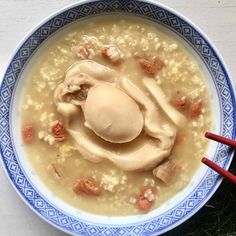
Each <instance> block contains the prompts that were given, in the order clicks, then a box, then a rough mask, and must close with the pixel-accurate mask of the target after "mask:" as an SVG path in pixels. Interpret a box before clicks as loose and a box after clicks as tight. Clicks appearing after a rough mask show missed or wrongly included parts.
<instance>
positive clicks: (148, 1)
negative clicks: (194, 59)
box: [0, 0, 236, 235]
mask: <svg viewBox="0 0 236 236" xmlns="http://www.w3.org/2000/svg"><path fill="white" fill-rule="evenodd" d="M99 1H100V0H80V1H78V2H75V3H72V4H69V5H66V6H65V7H62V8H61V9H59V10H56V11H54V12H53V13H51V14H49V15H48V16H47V17H45V18H44V19H43V20H41V21H40V22H39V23H38V24H36V25H35V26H34V27H32V28H31V29H30V30H29V32H28V33H27V34H26V35H25V36H24V37H23V39H22V40H20V42H19V43H18V44H17V46H16V47H15V49H14V50H13V51H12V53H11V56H10V57H9V59H8V62H7V63H6V66H5V68H4V69H3V74H2V81H1V86H0V91H1V90H2V84H3V80H4V78H5V76H6V73H7V70H8V68H9V66H10V64H11V62H12V61H13V59H14V57H15V54H16V52H18V50H19V49H20V48H21V47H22V46H23V44H24V43H25V42H26V40H27V39H28V38H29V37H30V36H32V34H33V33H34V32H35V31H36V30H38V29H40V27H42V26H43V25H44V24H45V23H47V22H48V21H49V20H51V19H53V18H54V17H56V16H58V15H59V14H60V13H63V12H65V11H67V10H70V9H72V8H74V7H77V6H80V5H84V4H87V3H93V2H94V3H97V2H99ZM103 1H104V0H103ZM103 1H101V2H103ZM105 1H106V0H105ZM133 1H136V2H142V3H146V4H153V5H155V6H158V7H160V8H162V9H164V10H166V11H168V12H170V13H172V14H174V15H175V16H177V17H178V18H180V19H183V20H184V21H185V22H187V23H188V24H189V25H190V26H191V27H192V28H193V29H195V30H196V31H197V32H198V33H199V35H200V36H201V37H202V38H203V39H204V40H205V41H206V42H207V44H208V45H209V46H210V47H211V49H212V50H213V52H215V54H216V56H217V57H218V59H219V61H220V63H221V64H222V70H223V73H224V74H225V75H227V78H228V82H229V84H230V86H231V87H232V94H231V96H232V100H233V101H234V103H235V94H236V93H235V88H234V86H232V85H233V84H234V83H233V80H232V77H231V75H230V72H229V70H228V68H227V65H226V63H225V61H224V59H223V57H222V55H221V54H220V52H219V51H218V49H217V48H216V46H215V45H214V43H213V42H211V40H210V39H209V37H208V36H207V35H206V34H205V33H204V31H203V30H201V29H200V28H199V27H198V26H197V25H195V24H194V23H193V22H192V21H191V20H189V19H188V18H187V17H185V16H184V15H182V14H181V13H179V12H178V11H176V10H174V9H172V8H170V7H168V6H166V5H165V4H163V3H160V2H158V1H155V0H133ZM123 4H125V3H123ZM101 14H102V13H101ZM127 14H130V13H127ZM144 16H145V15H144ZM87 17H90V16H87ZM138 17H142V16H139V15H138ZM76 21H79V20H76ZM63 27H66V26H63ZM63 27H62V28H63ZM0 115H1V114H0ZM234 115H235V112H234ZM234 124H235V122H234ZM235 129H236V128H235V125H234V138H235ZM233 155H234V151H232V152H231V155H230V157H229V161H228V162H227V165H225V168H226V169H228V168H229V166H230V164H231V162H232V160H233ZM0 157H1V158H0V162H1V164H2V167H3V170H4V172H5V174H6V176H7V178H8V180H9V182H10V183H11V185H12V186H13V188H14V189H15V190H16V192H17V194H18V195H19V196H20V198H21V199H22V200H23V202H24V203H25V204H26V205H27V206H28V207H30V209H31V210H33V212H35V213H36V214H37V215H38V216H40V218H41V219H43V220H44V221H45V222H47V223H49V224H51V225H52V226H53V227H55V228H57V229H59V230H61V231H64V232H66V233H68V234H71V235H78V234H77V233H76V232H72V231H69V230H67V229H65V228H63V227H61V226H59V225H57V224H55V223H53V222H52V221H50V220H49V219H47V218H46V217H45V216H43V215H42V214H40V213H39V212H38V211H37V210H36V209H35V208H34V207H33V206H32V205H30V204H29V202H28V201H27V199H26V198H24V196H23V194H22V193H21V192H20V191H19V190H18V189H17V187H16V185H15V183H14V182H13V181H12V180H11V178H10V176H9V172H8V171H7V168H6V166H5V164H4V161H3V153H2V148H1V147H0ZM222 180H223V178H218V180H217V181H216V182H215V184H214V187H213V188H212V190H211V192H209V193H208V195H207V197H206V198H205V199H204V200H203V201H201V203H200V204H199V205H198V206H196V207H195V208H194V209H193V210H192V211H191V212H190V213H188V214H187V215H186V216H184V217H183V218H182V219H180V220H178V221H177V222H176V223H174V224H172V225H171V226H168V227H167V228H165V229H162V230H161V231H160V232H158V235H159V234H163V233H165V232H167V231H170V230H172V229H173V228H176V227H177V226H179V225H180V224H182V223H184V222H185V221H186V220H188V219H189V218H191V217H192V216H193V215H194V214H195V213H196V212H198V211H199V210H200V209H201V208H202V207H203V205H205V203H206V202H207V201H208V200H209V199H210V198H211V197H212V195H213V194H214V193H215V191H216V190H217V189H218V187H219V185H220V184H221V182H222ZM154 234H155V235H157V234H156V233H155V232H154ZM150 235H152V234H150Z"/></svg>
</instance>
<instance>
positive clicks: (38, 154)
mask: <svg viewBox="0 0 236 236" xmlns="http://www.w3.org/2000/svg"><path fill="white" fill-rule="evenodd" d="M83 42H86V43H89V44H90V45H91V47H92V48H93V51H94V52H93V55H91V58H90V59H91V60H94V61H96V62H98V63H100V64H102V65H106V66H108V67H110V68H113V69H114V70H119V71H120V72H121V73H122V75H124V76H127V77H128V78H130V79H131V80H132V81H133V82H134V83H135V84H136V85H137V86H139V87H140V88H141V89H143V90H144V88H143V86H142V85H141V81H142V78H143V77H144V76H146V74H145V71H144V70H142V69H141V68H140V65H139V64H138V63H137V57H138V58H146V59H150V60H152V59H153V58H154V57H156V56H158V57H160V58H162V59H163V60H164V62H165V67H164V68H163V69H162V70H160V71H158V72H157V73H156V74H155V75H154V76H152V77H153V78H154V79H155V80H156V81H157V84H158V85H159V86H160V87H161V88H162V89H163V91H164V93H165V95H166V99H167V100H168V101H171V99H172V98H173V97H175V96H176V94H182V95H185V96H186V97H188V99H189V100H190V101H196V100H198V99H201V100H202V101H203V109H202V112H201V114H200V115H199V116H197V117H196V118H192V119H189V118H187V124H186V125H185V127H184V130H182V131H181V132H183V133H184V139H183V141H182V142H181V143H176V144H175V146H174V148H173V150H172V153H171V156H172V157H173V158H174V160H175V161H176V163H177V164H178V166H180V169H179V170H178V173H177V175H176V177H175V179H174V181H172V182H171V184H165V183H163V182H162V181H161V180H158V179H157V178H156V177H154V176H153V174H152V171H151V170H150V171H139V172H137V171H123V170H121V169H119V168H118V167H116V166H115V165H114V164H112V163H111V162H109V161H104V162H101V163H93V162H90V161H87V160H86V159H84V158H83V157H82V156H81V155H80V153H79V152H78V150H77V149H76V148H75V146H74V143H73V140H72V139H71V138H70V136H69V135H67V137H66V140H65V141H62V142H57V141H55V140H54V139H53V136H52V135H50V132H49V130H50V124H51V122H53V121H55V120H58V119H60V115H59V114H58V113H57V111H56V107H55V105H54V103H53V93H54V89H55V88H56V86H57V84H58V83H59V82H61V81H62V80H63V79H64V76H65V72H66V70H67V69H68V68H69V67H70V66H71V65H72V64H73V63H75V62H77V61H79V60H82V59H84V58H83V55H76V54H75V53H74V52H73V50H71V48H73V46H74V45H78V44H80V43H83ZM102 45H115V46H117V47H119V49H120V50H121V51H122V53H123V63H122V65H121V66H113V65H111V63H109V61H107V60H106V59H104V58H103V57H102V55H101V47H102ZM180 112H182V113H183V114H184V115H186V114H187V113H186V111H180ZM21 117H22V127H24V125H26V124H28V123H30V124H33V126H34V129H35V137H34V140H33V142H32V143H30V144H25V150H26V154H27V157H28V159H29V161H30V163H31V164H32V167H33V169H34V170H35V172H36V174H37V175H38V176H39V177H40V179H41V180H42V181H43V182H44V183H45V185H46V186H47V187H48V188H49V190H50V191H51V192H52V193H53V194H54V195H55V196H57V197H59V198H61V199H63V200H64V201H65V202H66V203H68V204H70V205H72V206H74V207H75V208H78V209H80V210H84V211H87V212H91V213H96V214H101V215H132V214H138V213H140V210H139V209H138V207H137V197H138V195H139V192H140V189H141V188H142V187H144V186H149V187H150V186H151V187H154V188H156V190H157V194H156V197H155V201H154V203H153V206H152V209H154V208H158V207H160V206H161V205H162V204H163V203H164V202H166V201H168V200H169V199H170V198H171V197H173V196H174V195H176V194H177V193H178V192H180V191H181V190H183V189H184V188H185V187H186V186H187V185H188V184H189V183H190V182H191V179H192V177H193V175H194V173H195V172H196V170H197V168H199V166H200V159H201V157H202V156H203V155H204V152H205V151H206V145H207V141H206V139H204V132H205V131H206V130H209V129H210V125H211V112H210V106H209V96H208V91H207V86H206V84H205V78H204V75H203V73H202V71H201V69H200V66H199V65H198V63H197V61H196V59H195V58H194V56H193V55H192V54H191V53H189V52H188V50H187V49H186V48H185V46H184V44H182V42H181V40H179V39H178V38H176V37H174V36H173V35H172V34H170V33H169V32H168V31H164V30H163V29H162V28H161V26H159V25H158V24H154V23H152V22H149V21H147V20H144V19H139V18H136V17H131V16H129V17H128V16H120V15H115V16H104V17H97V18H96V17H95V18H91V19H88V20H85V21H82V22H78V23H75V24H74V25H73V26H70V27H69V28H68V29H66V30H64V33H63V30H62V32H60V35H59V36H58V37H57V36H54V39H53V43H50V45H49V46H48V47H47V50H45V51H44V52H43V54H42V56H41V57H40V59H39V60H38V61H37V63H35V65H34V66H33V68H32V70H31V72H30V74H29V76H28V79H27V85H26V87H25V90H24V92H23V94H22V105H21ZM42 131H43V132H48V135H47V137H45V138H44V139H43V140H41V139H40V138H39V137H38V135H39V136H40V132H41V133H42ZM137 161H138V160H137ZM52 163H53V165H55V166H57V168H58V170H59V171H60V173H61V174H60V176H58V174H57V173H55V171H53V169H52V168H49V166H50V164H52ZM88 176H89V177H91V178H94V179H95V180H96V181H97V182H98V183H99V185H100V187H101V189H102V193H101V195H100V196H87V195H86V194H81V195H76V194H75V193H74V191H73V184H74V183H75V181H76V180H77V179H80V178H83V177H88Z"/></svg>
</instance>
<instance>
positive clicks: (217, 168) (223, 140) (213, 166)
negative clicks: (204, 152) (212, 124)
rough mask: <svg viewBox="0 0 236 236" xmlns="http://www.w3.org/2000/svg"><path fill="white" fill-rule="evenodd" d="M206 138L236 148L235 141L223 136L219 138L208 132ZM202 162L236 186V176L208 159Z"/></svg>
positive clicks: (203, 159)
mask: <svg viewBox="0 0 236 236" xmlns="http://www.w3.org/2000/svg"><path fill="white" fill-rule="evenodd" d="M205 137H206V138H209V139H212V140H214V141H217V142H220V143H223V144H226V145H228V146H230V147H233V148H236V141H235V140H232V139H228V138H224V137H222V136H219V135H216V134H213V133H210V132H206V133H205ZM201 161H202V163H204V164H206V165H207V166H208V167H210V168H211V169H213V170H214V171H216V172H217V173H219V174H220V175H222V176H223V177H224V178H226V179H228V180H229V181H231V182H232V183H234V184H236V176H235V175H233V174H231V173H230V172H229V171H227V170H225V169H223V168H221V167H220V166H218V165H217V164H216V163H214V162H213V161H211V160H209V159H207V158H206V157H203V158H202V160H201Z"/></svg>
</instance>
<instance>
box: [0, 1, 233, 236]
mask: <svg viewBox="0 0 236 236" xmlns="http://www.w3.org/2000/svg"><path fill="white" fill-rule="evenodd" d="M74 2H76V1H75V0H60V1H58V0H50V1H48V0H34V1H29V0H0V75H2V73H3V68H5V66H6V63H7V62H8V60H9V57H10V55H11V53H12V52H13V50H14V48H15V47H16V44H17V43H18V42H19V41H20V40H21V39H22V38H23V36H24V35H25V34H26V33H27V32H28V31H29V30H31V29H32V27H34V26H35V25H36V24H37V23H38V22H40V21H41V20H43V19H44V18H45V17H46V16H48V15H49V14H51V13H52V12H54V11H56V10H58V9H60V8H62V7H64V6H66V5H68V4H71V3H74ZM159 2H162V3H164V4H166V5H168V6H170V7H172V8H174V9H176V10H177V11H179V12H180V13H182V14H183V15H185V16H186V17H188V18H190V19H191V20H192V21H193V22H194V23H196V24H197V25H198V26H199V27H200V28H201V29H202V30H203V31H204V32H205V33H206V34H207V35H208V36H209V37H210V39H211V40H212V41H213V42H214V43H215V45H216V47H217V48H218V49H219V51H220V53H221V54H222V56H223V58H224V60H225V62H226V64H227V65H228V68H229V71H230V73H231V75H232V78H236V0H159ZM0 78H2V77H0ZM235 81H236V79H235ZM190 220H191V219H190ZM0 235H2V236H14V235H17V236H23V235H24V236H31V235H34V236H53V235H57V236H62V235H66V234H65V233H63V232H60V231H58V230H57V229H55V228H53V227H52V226H50V225H49V224H47V223H46V222H44V221H43V220H42V219H41V218H39V217H38V216H36V215H35V214H34V213H33V212H32V211H31V210H30V209H29V208H28V207H27V206H26V205H25V204H24V203H23V201H22V200H21V199H20V198H19V196H18V195H17V194H16V193H15V191H14V190H13V188H12V186H11V185H10V183H9V181H8V179H7V177H6V176H5V173H4V171H3V169H2V167H0Z"/></svg>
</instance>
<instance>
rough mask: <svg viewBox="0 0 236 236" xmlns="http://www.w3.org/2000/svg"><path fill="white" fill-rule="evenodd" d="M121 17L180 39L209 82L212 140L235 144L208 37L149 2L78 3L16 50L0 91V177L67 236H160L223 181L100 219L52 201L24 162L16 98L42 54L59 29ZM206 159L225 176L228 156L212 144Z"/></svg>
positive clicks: (204, 178)
mask: <svg viewBox="0 0 236 236" xmlns="http://www.w3.org/2000/svg"><path fill="white" fill-rule="evenodd" d="M121 12H122V13H127V14H132V15H136V16H139V17H144V18H146V19H148V20H150V21H153V22H156V23H157V24H159V25H161V26H162V27H164V28H165V29H166V30H168V31H169V32H171V33H172V34H174V35H176V36H177V37H179V38H181V39H182V41H183V43H184V44H185V45H186V47H188V48H190V50H191V51H192V52H193V53H194V54H195V56H196V58H197V60H198V62H199V64H200V66H201V67H202V70H203V72H204V74H205V75H206V78H207V81H206V82H207V85H208V87H209V92H210V100H211V101H210V102H211V107H212V117H214V120H213V121H212V130H211V131H212V132H215V133H218V134H220V135H222V136H225V137H227V138H232V139H235V122H234V121H235V115H236V106H235V91H234V90H233V86H232V81H231V79H230V76H229V73H228V72H227V69H226V66H225V64H224V62H223V59H222V58H221V56H220V55H219V53H218V52H217V50H216V48H215V47H214V46H213V44H212V43H211V42H210V41H209V39H208V38H207V36H206V35H204V33H203V32H202V31H201V30H200V29H199V28H197V27H196V26H195V25H194V24H193V23H191V22H190V21H189V20H188V19H186V18H185V17H183V16H181V15H180V14H179V13H177V12H175V11H174V10H172V9H169V8H167V7H166V6H164V5H162V4H159V3H156V2H154V1H138V0H131V1H125V2H124V1H121V0H112V1H106V0H99V1H98V0H95V1H80V2H79V3H76V4H74V5H71V6H69V7H66V8H64V9H62V10H61V11H59V12H57V13H55V14H53V15H51V16H50V17H48V18H47V19H45V20H44V21H43V22H42V23H40V24H39V25H38V26H36V27H35V28H34V29H33V30H32V31H31V32H30V33H29V34H28V35H27V36H26V37H25V38H24V39H23V41H22V42H21V43H20V44H19V45H18V47H17V48H16V50H15V52H14V54H13V56H12V58H11V60H10V62H9V64H8V67H7V68H6V72H5V75H4V78H3V81H2V84H1V88H0V137H1V138H0V140H1V141H0V150H1V162H2V165H3V168H4V170H5V172H6V175H7V176H8V177H9V180H10V182H11V184H12V185H13V187H14V188H15V190H16V192H17V193H18V194H19V196H20V197H21V198H22V199H23V200H24V202H25V203H26V204H27V205H28V206H29V207H30V208H31V209H32V210H33V211H34V212H35V213H37V214H38V215H39V216H40V217H42V218H43V219H44V220H45V221H47V222H48V223H50V224H52V225H53V226H55V227H57V228H58V229H60V230H63V231H65V232H67V233H69V234H72V235H106V236H107V235H109V236H110V235H116V236H117V235H159V234H162V233H164V232H167V231H169V230H170V229H173V228H174V227H176V226H178V225H180V224H181V223H183V222H184V221H186V220H187V219H188V218H190V217H191V216H192V215H193V214H195V213H196V212H197V211H198V210H199V209H200V208H201V207H202V206H203V205H204V204H205V203H206V202H207V200H208V199H209V198H210V197H211V196H212V195H213V193H214V192H215V191H216V189H217V188H218V187H219V185H220V183H221V181H222V178H221V177H220V176H219V175H218V174H217V173H215V172H214V171H212V170H211V169H208V168H207V167H205V166H203V165H202V166H201V167H200V168H199V169H198V170H197V172H196V174H195V175H194V177H193V179H192V181H191V183H190V184H189V185H188V186H187V187H186V188H185V189H184V190H183V191H181V192H180V193H178V194H177V195H176V196H174V197H173V198H171V199H170V200H168V201H167V202H166V203H165V204H163V205H162V206H161V207H159V208H158V209H155V210H153V211H151V212H149V213H148V214H144V215H143V214H142V215H135V216H126V217H106V216H98V215H93V214H90V213H86V212H83V211H80V210H78V209H75V208H73V207H72V206H70V205H68V204H66V203H65V202H63V201H62V200H60V199H58V198H57V197H56V196H54V195H53V194H52V193H51V192H50V191H49V190H48V189H47V188H46V187H45V186H44V184H43V183H42V182H41V181H40V179H39V178H38V177H37V175H36V174H35V172H34V170H33V169H32V167H31V165H30V164H29V162H28V161H27V158H26V157H25V154H24V149H23V147H22V142H21V129H20V122H19V100H20V99H19V98H20V95H21V92H22V89H23V87H24V83H25V81H26V78H27V73H28V72H29V70H30V68H31V66H32V65H33V64H34V63H35V61H37V58H38V57H39V56H40V50H41V47H43V45H44V44H45V42H47V41H48V40H50V38H52V37H53V35H54V34H57V33H58V32H59V31H60V30H61V29H62V28H64V27H67V26H68V25H70V24H71V23H73V22H75V21H77V20H81V19H84V18H85V17H89V16H94V15H103V14H114V13H121ZM206 156H208V157H209V158H210V159H212V160H214V161H215V162H216V163H217V164H218V165H220V166H221V167H223V168H225V169H227V168H228V167H229V165H230V163H231V161H232V157H233V151H232V150H231V149H230V148H228V147H226V146H224V145H222V144H220V143H215V142H211V143H210V144H209V145H208V149H207V151H206Z"/></svg>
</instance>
